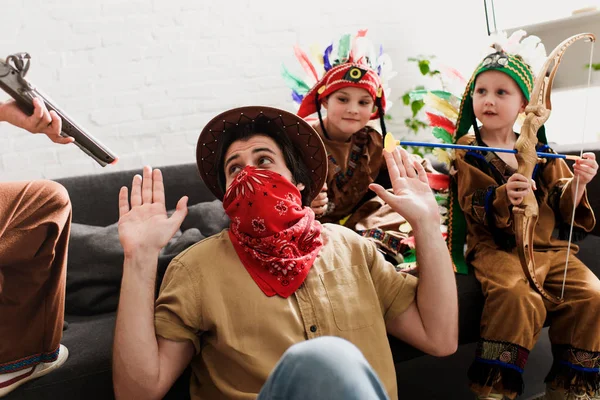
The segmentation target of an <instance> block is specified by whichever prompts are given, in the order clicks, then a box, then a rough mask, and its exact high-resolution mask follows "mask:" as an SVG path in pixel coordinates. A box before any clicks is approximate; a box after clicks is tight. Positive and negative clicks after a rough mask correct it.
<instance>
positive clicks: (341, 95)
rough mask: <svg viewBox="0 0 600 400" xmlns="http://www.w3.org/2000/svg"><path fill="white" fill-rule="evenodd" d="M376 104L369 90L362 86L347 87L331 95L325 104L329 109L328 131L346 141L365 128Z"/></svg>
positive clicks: (334, 138)
mask: <svg viewBox="0 0 600 400" xmlns="http://www.w3.org/2000/svg"><path fill="white" fill-rule="evenodd" d="M374 105H375V104H374V101H373V98H372V97H371V95H370V94H369V92H368V91H367V90H366V89H362V88H356V87H345V88H343V89H340V90H337V91H335V92H333V93H332V94H331V95H329V96H328V97H327V98H326V99H325V101H323V106H324V107H325V108H326V109H327V125H328V128H327V131H328V133H329V134H330V136H331V138H332V139H333V140H341V141H345V140H347V139H348V138H349V137H350V136H352V135H353V134H354V133H356V132H357V131H359V130H360V129H362V128H364V126H365V125H367V122H369V119H370V118H371V114H373V106H374ZM332 128H333V129H332Z"/></svg>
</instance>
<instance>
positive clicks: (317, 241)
mask: <svg viewBox="0 0 600 400" xmlns="http://www.w3.org/2000/svg"><path fill="white" fill-rule="evenodd" d="M223 208H225V212H226V213H227V215H228V216H229V218H230V219H231V224H230V228H229V237H230V239H231V242H232V243H233V247H234V248H235V251H236V253H237V255H238V256H239V257H240V260H241V261H242V264H243V265H244V267H246V270H248V273H250V276H252V279H254V281H255V282H256V284H257V285H258V286H259V287H260V289H261V290H262V291H263V292H264V293H265V294H266V295H267V296H274V295H275V294H278V295H279V296H281V297H284V298H287V297H289V296H290V295H291V294H293V293H294V292H295V291H296V289H298V287H299V286H300V285H301V284H302V282H304V279H306V276H307V275H308V271H310V267H312V264H313V262H314V261H315V258H316V257H317V254H318V253H319V250H321V247H323V241H322V239H321V224H320V223H318V222H317V221H315V214H314V212H313V210H312V209H311V208H310V207H302V200H301V197H300V191H299V190H298V188H297V187H296V186H294V185H293V184H292V183H291V182H290V181H288V180H287V179H286V178H284V177H283V176H281V175H280V174H278V173H275V172H272V171H268V170H263V169H257V168H255V167H250V166H248V167H246V168H244V169H243V170H242V171H240V172H239V173H238V175H237V176H236V177H235V180H234V182H233V183H232V184H231V185H230V186H229V188H228V189H227V191H226V192H225V197H224V198H223Z"/></svg>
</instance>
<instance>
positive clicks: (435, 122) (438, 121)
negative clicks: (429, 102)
mask: <svg viewBox="0 0 600 400" xmlns="http://www.w3.org/2000/svg"><path fill="white" fill-rule="evenodd" d="M425 114H427V117H428V118H429V125H431V126H439V127H440V128H444V129H445V130H447V131H448V132H450V133H451V134H453V135H454V132H455V131H456V125H454V122H452V121H451V120H449V119H448V118H446V117H443V116H441V115H436V114H433V113H430V112H427V111H426V112H425Z"/></svg>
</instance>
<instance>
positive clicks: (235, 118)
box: [196, 106, 327, 201]
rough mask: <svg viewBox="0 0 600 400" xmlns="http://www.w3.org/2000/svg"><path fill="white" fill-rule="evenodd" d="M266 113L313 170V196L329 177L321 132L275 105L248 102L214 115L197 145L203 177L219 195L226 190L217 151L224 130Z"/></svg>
mask: <svg viewBox="0 0 600 400" xmlns="http://www.w3.org/2000/svg"><path fill="white" fill-rule="evenodd" d="M260 115H263V116H265V117H267V118H269V119H270V120H271V122H275V123H276V124H278V125H279V126H280V127H281V128H282V129H283V131H285V132H286V133H287V135H288V137H289V138H290V140H291V141H292V143H293V144H294V146H296V148H297V149H298V150H299V151H300V153H301V154H302V158H303V159H304V163H305V164H306V166H307V167H308V169H309V171H310V172H311V181H312V185H311V187H310V199H311V201H312V199H314V198H315V197H316V196H317V195H318V194H319V192H320V191H321V189H322V188H323V185H324V184H325V179H326V177H327V154H326V152H325V146H324V145H323V141H322V140H321V137H320V136H319V134H318V133H317V132H316V131H315V130H314V129H313V128H312V127H311V126H310V125H309V124H308V123H307V122H306V121H304V120H303V119H302V118H300V117H298V116H297V115H295V114H292V113H290V112H287V111H284V110H280V109H278V108H273V107H263V106H247V107H239V108H234V109H231V110H228V111H225V112H222V113H221V114H219V115H217V116H216V117H214V118H213V119H212V120H211V121H210V122H209V123H208V124H206V126H205V127H204V129H203V130H202V132H201V133H200V137H199V138H198V145H197V146H196V163H197V164H198V170H199V171H200V176H201V177H202V180H203V181H204V183H205V184H206V186H208V188H209V189H210V191H211V192H213V194H214V195H215V196H217V198H218V199H220V200H223V195H224V193H223V192H222V191H221V189H220V188H219V184H218V182H217V168H220V166H218V165H215V163H216V157H217V154H216V151H217V148H218V144H219V138H220V136H221V134H222V133H223V132H224V131H225V130H226V129H227V128H229V127H231V126H235V125H237V124H243V123H245V122H252V121H253V120H254V119H255V118H257V117H258V116H260Z"/></svg>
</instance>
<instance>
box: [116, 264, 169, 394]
mask: <svg viewBox="0 0 600 400" xmlns="http://www.w3.org/2000/svg"><path fill="white" fill-rule="evenodd" d="M157 259H158V254H142V255H131V256H125V262H124V264H123V280H122V283H121V295H120V299H119V308H118V312H117V321H116V328H115V339H114V348H113V381H114V387H115V394H116V396H117V397H118V398H152V393H153V391H154V389H153V388H155V387H156V385H157V383H158V382H159V372H160V362H159V353H158V343H157V339H156V334H155V329H154V288H155V284H156V266H157Z"/></svg>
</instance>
